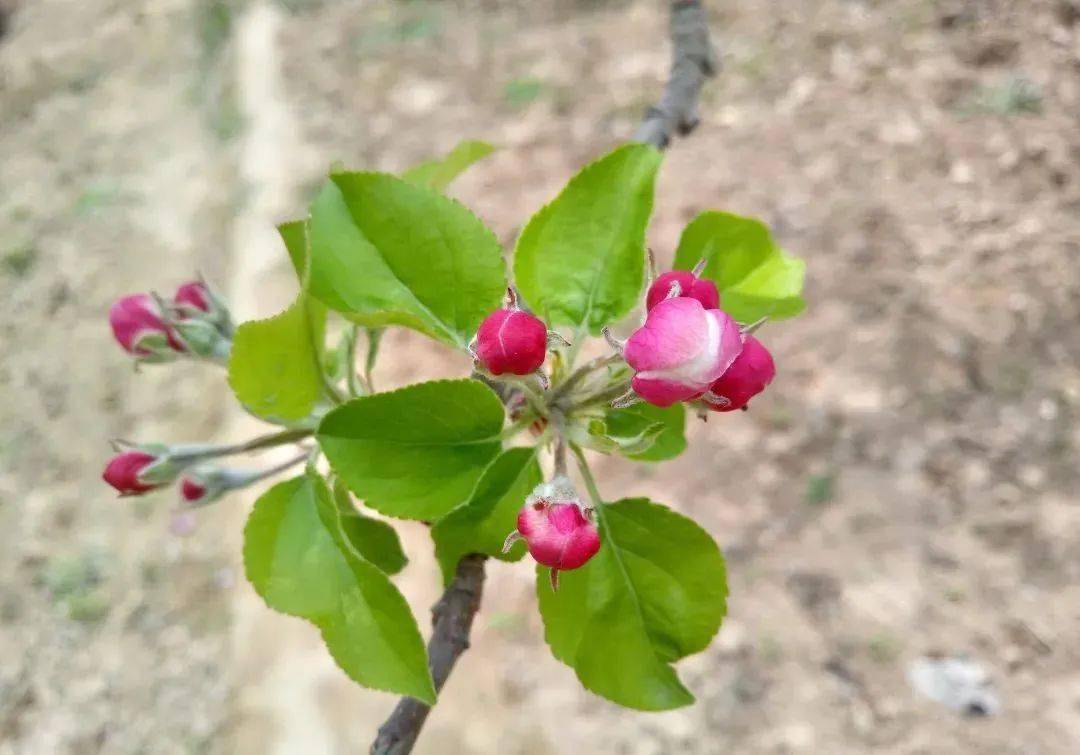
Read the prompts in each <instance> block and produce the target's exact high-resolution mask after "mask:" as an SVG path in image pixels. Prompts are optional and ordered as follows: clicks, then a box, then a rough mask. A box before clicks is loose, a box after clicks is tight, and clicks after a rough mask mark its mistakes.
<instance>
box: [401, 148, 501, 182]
mask: <svg viewBox="0 0 1080 755" xmlns="http://www.w3.org/2000/svg"><path fill="white" fill-rule="evenodd" d="M494 151H495V148H494V147H493V146H491V145H490V144H488V143H487V142H481V141H464V142H461V143H460V144H458V145H457V146H456V147H454V148H453V149H452V150H450V152H449V153H448V154H447V155H446V157H444V158H442V159H439V160H428V161H427V162H423V163H420V164H419V165H417V166H416V167H413V168H410V169H409V170H407V171H405V173H404V174H402V176H401V177H402V178H404V179H405V180H406V181H408V182H409V183H413V184H418V185H421V186H430V187H431V188H432V189H436V190H437V191H442V190H443V189H445V188H446V187H447V186H449V185H450V182H451V181H453V180H454V179H455V178H457V177H458V176H459V175H461V174H462V173H463V172H465V169H466V168H468V167H469V166H470V165H472V164H473V163H475V162H477V161H478V160H482V159H483V158H485V157H487V156H488V155H490V154H491V153H492V152H494Z"/></svg>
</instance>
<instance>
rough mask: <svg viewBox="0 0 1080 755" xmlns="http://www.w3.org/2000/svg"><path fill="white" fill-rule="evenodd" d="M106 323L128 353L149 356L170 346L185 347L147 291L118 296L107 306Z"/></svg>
mask: <svg viewBox="0 0 1080 755" xmlns="http://www.w3.org/2000/svg"><path fill="white" fill-rule="evenodd" d="M109 324H110V325H111V326H112V331H113V335H114V336H115V337H116V340H117V342H119V344H120V345H121V346H123V347H124V350H125V351H127V352H128V353H129V354H134V355H135V356H139V357H149V356H153V355H154V354H155V353H156V352H162V351H166V352H167V351H169V350H170V349H171V350H172V351H175V352H183V351H184V346H183V344H181V343H180V342H179V341H178V340H177V339H176V336H175V334H174V333H173V332H172V330H171V329H170V328H169V326H168V325H166V324H165V321H164V319H162V316H161V311H160V309H159V308H158V306H157V303H156V302H155V301H154V299H153V297H151V296H150V295H149V294H133V295H131V296H125V297H124V298H122V299H119V300H117V301H116V302H115V303H114V304H113V305H112V307H110V308H109Z"/></svg>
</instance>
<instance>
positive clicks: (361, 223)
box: [308, 173, 506, 349]
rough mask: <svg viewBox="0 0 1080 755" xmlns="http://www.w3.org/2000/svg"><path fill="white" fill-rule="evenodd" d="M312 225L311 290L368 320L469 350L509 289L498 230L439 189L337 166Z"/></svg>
mask: <svg viewBox="0 0 1080 755" xmlns="http://www.w3.org/2000/svg"><path fill="white" fill-rule="evenodd" d="M308 223H309V228H310V235H311V244H310V250H311V263H310V283H309V286H310V291H311V293H312V295H313V296H315V297H316V298H317V299H319V300H320V301H322V302H323V303H325V304H326V305H327V306H328V307H330V308H331V309H334V310H337V311H338V312H341V313H342V314H344V315H345V316H346V317H348V318H349V319H350V320H352V321H353V322H356V323H357V324H359V325H364V326H367V327H381V326H384V325H404V326H406V327H409V328H413V329H415V330H419V331H420V332H422V333H426V334H427V335H430V336H432V337H433V338H438V339H440V340H442V341H445V342H446V343H449V344H451V345H453V346H456V347H459V348H462V349H464V348H465V347H466V346H467V344H468V342H469V340H470V339H471V338H472V337H473V335H474V334H475V333H476V330H477V328H478V327H479V326H480V322H481V320H483V319H484V317H485V316H487V315H488V314H489V313H490V312H491V311H492V310H494V309H497V308H498V307H499V304H500V303H501V301H502V298H503V295H504V294H505V293H506V271H505V265H504V264H503V259H502V250H501V248H500V247H499V242H498V240H497V239H496V238H495V235H494V234H493V233H492V232H491V231H489V230H488V229H487V228H486V227H485V226H484V224H483V223H481V222H480V220H479V219H478V218H477V217H476V216H475V215H473V214H472V213H471V212H469V210H468V209H466V208H465V207H464V206H463V205H461V204H459V203H457V202H455V201H454V200H452V199H448V198H447V197H444V196H443V195H441V194H439V193H438V192H436V191H435V190H433V189H430V188H427V187H423V186H416V185H413V184H410V183H408V182H406V181H403V180H401V179H400V178H397V177H395V176H391V175H387V174H383V173H338V174H335V175H333V176H331V181H330V182H328V183H327V184H326V186H324V188H323V190H322V192H321V193H320V194H319V196H318V198H316V200H315V202H314V204H313V205H312V207H311V219H310V221H308Z"/></svg>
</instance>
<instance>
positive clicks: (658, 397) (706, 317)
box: [623, 297, 743, 406]
mask: <svg viewBox="0 0 1080 755" xmlns="http://www.w3.org/2000/svg"><path fill="white" fill-rule="evenodd" d="M742 348H743V345H742V337H741V335H740V333H739V326H738V325H737V324H736V323H735V321H734V320H732V319H731V317H730V316H729V315H728V314H727V313H725V312H723V311H721V310H719V309H705V308H704V307H703V306H702V305H701V302H699V301H698V300H697V299H690V298H685V297H678V298H674V299H666V300H664V301H662V302H660V303H659V304H657V305H656V306H655V307H653V309H652V310H651V311H650V312H649V315H648V318H647V319H646V320H645V325H644V326H642V327H641V328H639V329H638V330H637V331H636V332H635V333H634V334H633V335H632V336H630V339H629V340H628V341H627V342H626V347H625V349H624V352H623V355H624V356H625V357H626V361H627V363H628V364H629V365H630V366H631V367H632V368H633V369H634V371H635V373H636V374H635V375H634V378H633V381H632V382H631V386H632V387H633V390H634V393H636V394H637V395H638V396H640V397H641V398H642V399H644V400H645V401H648V402H649V403H650V404H654V405H655V406H671V405H672V404H674V403H677V402H679V401H688V400H690V399H694V398H697V397H698V396H701V395H702V394H703V393H705V391H707V390H708V389H709V387H710V386H711V385H712V384H713V383H714V382H715V381H716V380H717V379H719V377H720V376H721V375H723V374H724V371H725V370H727V369H728V367H730V366H731V363H732V362H734V361H735V358H736V357H737V356H738V355H739V353H740V352H741V351H742Z"/></svg>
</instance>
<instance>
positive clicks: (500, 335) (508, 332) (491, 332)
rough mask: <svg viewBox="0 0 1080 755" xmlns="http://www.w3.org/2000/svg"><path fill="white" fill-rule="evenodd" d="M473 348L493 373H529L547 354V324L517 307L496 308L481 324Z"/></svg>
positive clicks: (535, 368) (479, 358) (481, 361)
mask: <svg viewBox="0 0 1080 755" xmlns="http://www.w3.org/2000/svg"><path fill="white" fill-rule="evenodd" d="M475 348H476V358H477V359H478V360H479V361H480V363H481V364H483V365H484V367H485V368H487V370H488V372H490V373H491V374H492V375H502V374H503V373H507V372H509V373H511V374H512V375H529V374H531V373H533V372H536V370H538V369H540V365H542V364H543V363H544V358H545V357H546V356H547V327H546V326H545V325H544V323H543V322H542V321H541V320H539V319H538V318H536V317H533V316H532V315H530V314H529V313H527V312H522V311H521V310H519V309H497V310H495V311H494V312H492V313H491V314H490V315H488V316H487V318H486V319H485V320H484V322H482V323H481V324H480V330H479V331H478V332H477V334H476V346H475Z"/></svg>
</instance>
